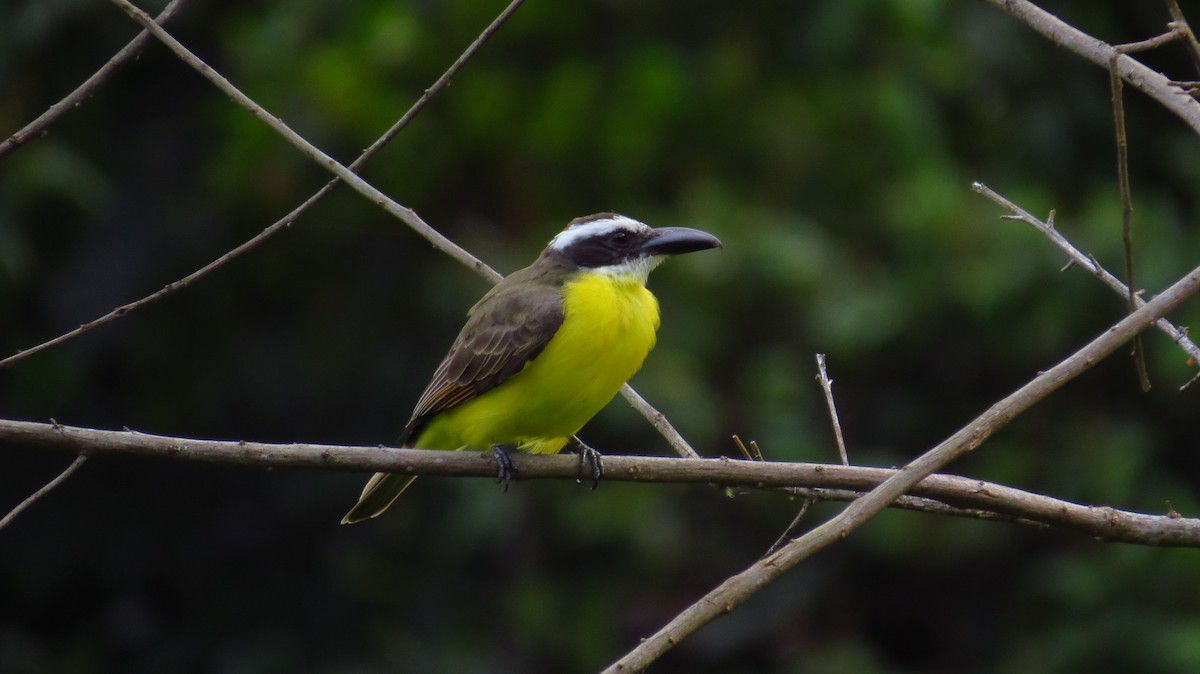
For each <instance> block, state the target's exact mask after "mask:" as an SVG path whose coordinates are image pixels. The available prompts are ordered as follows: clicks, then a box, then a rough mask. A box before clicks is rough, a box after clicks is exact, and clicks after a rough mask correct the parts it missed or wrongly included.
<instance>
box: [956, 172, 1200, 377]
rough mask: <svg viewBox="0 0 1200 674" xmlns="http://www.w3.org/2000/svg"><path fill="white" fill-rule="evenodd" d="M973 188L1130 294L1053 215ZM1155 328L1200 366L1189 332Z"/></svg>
mask: <svg viewBox="0 0 1200 674" xmlns="http://www.w3.org/2000/svg"><path fill="white" fill-rule="evenodd" d="M971 189H972V190H973V191H975V192H978V193H979V194H982V195H983V196H985V197H987V198H988V199H991V200H992V201H994V202H995V203H997V204H999V205H1000V206H1001V207H1003V208H1006V209H1008V210H1009V211H1011V212H1012V213H1013V215H1012V216H1001V217H1002V218H1004V219H1006V220H1020V221H1021V222H1024V223H1025V224H1027V225H1030V226H1031V227H1033V228H1034V229H1036V230H1038V231H1039V232H1041V233H1042V234H1044V235H1045V236H1046V238H1048V239H1050V242H1051V243H1053V244H1054V245H1055V246H1056V247H1058V249H1059V250H1061V251H1062V252H1064V253H1066V255H1067V258H1068V259H1069V260H1070V263H1073V264H1074V265H1075V266H1078V267H1080V268H1082V269H1086V270H1088V271H1090V272H1091V273H1092V275H1093V276H1095V277H1096V278H1098V279H1100V280H1101V281H1103V282H1104V284H1105V285H1107V286H1108V287H1109V288H1112V289H1113V290H1114V291H1115V292H1116V293H1117V294H1118V295H1121V296H1122V297H1125V296H1126V294H1127V293H1128V292H1129V289H1128V286H1126V285H1125V284H1124V283H1121V280H1120V279H1118V278H1117V277H1116V276H1113V275H1112V274H1111V273H1109V272H1108V270H1106V269H1105V268H1104V267H1102V266H1100V263H1099V262H1097V261H1096V258H1095V257H1093V256H1091V255H1086V254H1084V253H1083V252H1081V251H1080V250H1079V249H1078V248H1076V247H1075V246H1074V245H1073V244H1072V243H1071V242H1070V241H1068V240H1067V238H1066V237H1064V236H1063V235H1062V234H1060V233H1059V231H1058V230H1057V229H1055V228H1054V224H1053V216H1051V218H1050V219H1049V220H1048V221H1046V222H1043V221H1042V220H1040V219H1038V218H1037V217H1036V216H1034V215H1033V214H1031V213H1030V212H1029V211H1026V210H1025V209H1024V208H1021V207H1020V206H1018V205H1017V204H1015V203H1013V202H1012V201H1010V200H1009V199H1007V198H1005V197H1004V196H1002V195H1000V194H998V193H997V192H995V191H994V190H992V189H991V188H990V187H988V186H987V185H984V184H983V183H981V182H974V183H972V184H971ZM1134 302H1136V303H1137V306H1138V307H1139V308H1140V307H1143V306H1145V304H1146V301H1145V300H1143V299H1142V297H1141V295H1137V294H1135V295H1134ZM1154 327H1156V328H1158V329H1159V330H1160V331H1161V332H1163V333H1164V334H1166V335H1167V336H1168V337H1170V338H1171V341H1173V342H1175V344H1176V345H1178V346H1179V348H1181V349H1183V351H1184V353H1186V354H1187V355H1188V357H1189V360H1190V361H1192V364H1194V363H1200V347H1198V346H1196V344H1195V343H1194V342H1193V341H1192V340H1191V338H1190V337H1188V334H1187V331H1186V330H1183V329H1180V328H1177V327H1175V325H1174V324H1172V323H1171V322H1170V321H1169V320H1167V319H1165V318H1161V319H1159V320H1158V321H1156V322H1155V323H1154ZM1186 386H1187V384H1184V386H1183V387H1181V388H1184V387H1186Z"/></svg>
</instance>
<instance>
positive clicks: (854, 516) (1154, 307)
mask: <svg viewBox="0 0 1200 674" xmlns="http://www.w3.org/2000/svg"><path fill="white" fill-rule="evenodd" d="M1197 290H1200V268H1196V269H1194V270H1192V271H1191V272H1190V273H1189V274H1188V275H1186V276H1184V277H1183V278H1182V279H1180V280H1179V281H1177V282H1176V283H1175V284H1174V285H1172V286H1171V287H1170V288H1168V289H1167V290H1166V291H1164V292H1163V293H1162V294H1161V295H1159V296H1157V297H1155V298H1154V299H1152V300H1151V301H1150V302H1148V303H1147V304H1146V305H1145V306H1143V307H1142V308H1140V309H1138V310H1137V311H1135V312H1133V313H1132V314H1129V315H1128V316H1126V317H1125V318H1124V319H1122V320H1121V321H1120V322H1119V323H1117V324H1116V325H1114V326H1112V327H1111V328H1109V329H1108V330H1106V331H1105V332H1104V333H1103V334H1101V335H1100V336H1099V337H1096V338H1095V339H1094V340H1092V341H1091V342H1090V343H1089V344H1087V345H1086V346H1084V347H1083V348H1081V349H1079V350H1078V351H1076V352H1075V353H1074V354H1072V355H1071V356H1068V357H1067V358H1066V359H1064V360H1063V361H1062V362H1060V363H1058V364H1057V365H1055V366H1054V367H1052V368H1050V369H1049V370H1047V371H1045V372H1043V373H1042V374H1040V375H1038V376H1037V377H1035V378H1034V379H1033V380H1031V381H1030V382H1029V383H1028V384H1026V385H1025V386H1023V387H1021V388H1020V389H1018V390H1017V391H1015V392H1013V393H1012V394H1010V395H1008V396H1007V397H1005V398H1004V399H1002V400H1000V401H999V402H997V403H996V404H994V405H992V406H991V407H990V408H988V409H987V410H986V411H985V412H984V413H983V414H981V415H980V416H979V417H977V418H976V419H975V420H974V421H972V422H971V423H969V424H967V425H966V426H964V427H963V428H962V429H960V430H959V431H958V432H956V433H955V434H954V435H952V436H950V437H949V438H948V439H946V440H945V441H944V442H942V443H941V444H939V445H938V446H937V447H934V448H933V449H931V450H929V451H928V452H926V453H925V454H923V455H921V456H920V457H918V458H917V459H915V460H914V461H912V462H911V463H909V464H908V465H907V466H905V467H904V468H902V469H901V470H900V471H898V472H897V473H896V474H895V475H893V476H892V477H889V478H888V479H887V480H885V481H884V482H883V483H881V484H880V485H879V486H878V487H876V488H874V489H872V490H871V491H869V492H867V493H866V494H864V495H863V496H862V497H861V498H859V499H857V500H855V501H853V502H851V503H850V505H848V506H846V508H845V510H843V511H842V512H840V513H839V514H837V515H836V516H834V517H833V518H831V519H829V520H828V521H826V522H825V523H823V524H821V525H820V526H818V527H816V528H815V529H812V530H811V531H809V532H808V533H806V534H804V535H803V536H801V537H800V538H797V539H795V540H794V541H792V542H791V543H789V544H788V545H786V546H784V547H783V548H781V549H780V550H779V551H777V552H775V553H773V554H771V555H768V556H766V557H764V558H763V559H761V560H759V561H758V562H757V563H755V564H754V565H753V566H751V567H749V568H748V569H746V570H744V571H742V572H740V573H738V574H736V575H734V576H731V577H730V578H728V579H727V580H725V582H723V583H721V584H720V585H719V586H718V587H717V588H715V589H714V590H712V591H711V592H709V593H708V594H707V595H705V596H704V597H702V598H701V599H700V600H699V601H697V602H696V603H694V604H692V605H691V606H689V607H688V608H687V609H685V610H684V611H683V612H682V613H680V614H679V615H677V616H676V617H675V618H673V619H672V620H671V621H670V622H669V623H668V624H667V625H665V626H664V627H663V628H662V629H660V630H659V631H658V632H656V633H655V634H654V635H652V636H650V637H648V638H646V639H645V640H643V641H642V642H641V643H640V644H638V646H637V647H636V648H634V649H633V650H632V651H630V652H629V653H628V654H627V655H626V656H625V657H623V658H621V659H620V660H618V661H617V662H615V663H613V664H612V665H611V666H609V668H608V669H607V670H605V671H606V672H636V671H641V670H642V669H645V667H646V666H647V665H649V663H651V662H653V661H654V660H656V659H657V658H658V657H659V656H661V655H662V654H663V653H665V652H666V651H667V650H669V649H670V648H672V647H673V646H675V645H676V644H678V643H679V642H680V641H682V640H683V639H685V638H687V637H688V636H689V635H691V634H692V633H693V632H695V631H696V630H698V629H700V627H702V626H704V625H707V624H708V623H709V622H712V621H713V620H715V619H716V618H717V617H719V616H721V615H723V614H725V613H728V612H730V611H732V610H733V609H734V608H735V607H736V606H738V605H739V604H741V603H742V602H744V601H745V600H746V599H748V598H749V597H750V596H751V595H753V594H754V593H755V592H757V591H758V590H760V589H762V588H764V587H766V586H767V585H768V584H770V583H771V582H772V581H773V580H775V578H777V577H778V576H779V575H780V574H782V573H783V572H785V571H787V570H788V569H790V568H792V567H793V566H795V565H796V564H798V563H799V562H801V561H803V560H804V559H807V558H808V557H809V556H810V555H812V554H814V553H815V552H817V551H818V550H821V549H823V548H825V547H826V546H828V545H829V544H831V543H833V542H835V541H839V540H841V539H843V538H845V537H846V536H848V535H850V532H852V531H854V529H856V528H858V527H860V526H862V525H863V524H864V523H866V522H867V521H868V520H869V519H871V518H872V517H874V516H875V515H876V514H878V513H879V512H880V511H881V510H883V509H884V508H886V507H887V506H888V505H889V504H890V503H892V502H893V501H895V500H896V498H897V497H898V496H900V495H901V494H904V493H906V492H908V491H910V490H911V489H912V487H913V486H915V485H916V484H917V483H919V482H920V481H921V480H923V479H925V478H926V477H927V476H929V475H930V474H932V473H934V472H935V471H937V470H940V469H941V468H942V467H943V466H945V465H946V464H948V463H950V462H951V461H954V460H955V459H958V458H960V457H962V456H964V455H966V454H968V453H969V452H971V451H973V450H975V449H976V448H977V447H979V446H980V445H981V444H983V442H984V441H985V440H987V439H988V438H989V437H991V435H992V434H993V433H995V432H996V431H997V430H999V429H1000V428H1002V427H1004V426H1005V425H1006V424H1007V423H1008V422H1009V421H1011V420H1012V419H1014V418H1015V417H1016V416H1017V415H1019V414H1021V413H1022V412H1024V411H1025V410H1027V409H1029V408H1030V407H1032V406H1033V405H1034V404H1036V403H1037V402H1038V401H1040V400H1042V399H1043V398H1045V397H1046V396H1048V395H1050V394H1051V393H1053V392H1054V391H1055V390H1057V389H1058V388H1059V387H1061V386H1062V385H1063V384H1065V383H1067V382H1068V381H1070V380H1072V379H1074V378H1075V377H1077V376H1079V374H1081V373H1082V372H1084V371H1085V370H1087V369H1088V368H1090V367H1091V366H1092V365H1095V364H1096V363H1097V362H1099V361H1100V360H1102V359H1103V358H1105V357H1106V356H1108V355H1109V354H1111V353H1112V352H1113V351H1115V350H1116V349H1118V348H1120V347H1121V345H1123V344H1125V343H1127V342H1128V341H1129V340H1130V339H1132V338H1133V336H1134V335H1136V334H1137V333H1139V332H1141V331H1142V330H1144V329H1145V328H1147V327H1148V326H1149V325H1150V324H1152V323H1153V322H1154V321H1156V320H1157V319H1159V318H1161V317H1162V316H1163V315H1164V314H1166V313H1167V312H1168V311H1170V310H1171V309H1173V308H1175V307H1176V306H1178V305H1179V304H1180V303H1182V302H1183V301H1184V300H1185V299H1187V298H1188V297H1191V296H1192V295H1193V294H1195V293H1196V292H1197Z"/></svg>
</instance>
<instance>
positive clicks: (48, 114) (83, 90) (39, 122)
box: [0, 0, 187, 159]
mask: <svg viewBox="0 0 1200 674" xmlns="http://www.w3.org/2000/svg"><path fill="white" fill-rule="evenodd" d="M185 2H187V0H171V2H170V3H169V4H168V5H167V6H166V7H165V8H163V11H162V12H159V14H158V16H157V17H155V19H154V21H155V22H156V23H157V24H158V25H160V26H162V25H166V23H167V22H169V21H170V20H171V19H173V18H175V15H176V14H178V13H179V11H180V10H182V9H183V5H184V3H185ZM151 39H152V36H151V35H150V32H149V31H146V30H143V31H142V32H140V33H138V34H137V37H135V38H133V39H132V40H130V42H129V44H127V45H125V46H124V47H122V48H121V51H119V52H117V53H116V54H114V55H113V57H112V58H110V59H109V60H108V63H105V64H104V65H103V66H102V67H101V68H100V69H99V70H97V71H96V72H95V74H93V75H92V76H91V77H89V78H87V79H86V80H85V81H84V82H83V84H80V85H79V86H78V87H76V88H75V91H72V92H71V93H69V94H67V95H66V96H65V97H64V98H63V99H62V100H61V101H59V102H57V103H55V104H54V105H52V106H50V107H49V109H47V110H46V111H45V112H43V113H42V114H41V115H39V116H38V117H37V119H35V120H33V121H32V122H30V123H28V124H26V125H25V126H24V127H23V128H22V129H21V130H20V131H17V132H16V133H14V134H13V135H11V136H9V137H8V139H7V140H5V141H4V142H2V143H0V159H2V158H4V157H5V156H7V155H10V154H12V153H13V152H15V151H16V150H17V148H19V147H21V146H22V145H24V144H25V143H27V142H29V140H30V139H32V138H35V137H40V136H42V135H44V134H45V133H46V130H47V129H49V128H50V125H51V124H53V123H54V122H57V121H58V120H59V118H60V117H62V116H63V115H65V114H67V113H68V112H70V111H71V110H74V109H75V108H78V107H79V106H80V105H82V104H83V102H84V101H86V100H87V99H89V98H91V97H92V95H93V94H95V93H96V90H97V89H99V88H100V86H101V85H103V84H104V83H105V82H107V81H108V79H109V78H110V77H112V76H113V75H114V74H116V72H117V71H118V70H120V69H121V66H123V65H125V64H126V63H128V62H129V60H130V59H132V58H134V57H136V56H137V55H138V54H139V53H140V52H141V51H142V49H143V48H145V46H146V45H147V44H148V43H149V42H150V40H151Z"/></svg>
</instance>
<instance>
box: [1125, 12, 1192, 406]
mask: <svg viewBox="0 0 1200 674" xmlns="http://www.w3.org/2000/svg"><path fill="white" fill-rule="evenodd" d="M1171 35H1172V36H1174V37H1178V33H1176V32H1172V33H1171ZM1173 39H1174V38H1173ZM1147 42H1149V41H1147ZM1137 44H1138V45H1141V44H1142V43H1137ZM1136 46H1137V45H1123V46H1122V47H1118V48H1117V49H1116V50H1115V51H1114V52H1113V57H1112V59H1111V60H1109V62H1108V80H1109V86H1110V87H1111V89H1112V109H1113V127H1114V129H1115V132H1116V137H1117V189H1118V190H1119V192H1120V194H1121V245H1122V247H1123V248H1124V250H1125V285H1126V287H1128V288H1129V292H1128V293H1127V295H1126V296H1127V298H1128V300H1129V313H1133V312H1134V311H1137V291H1136V290H1135V288H1136V287H1137V284H1136V282H1135V281H1134V275H1133V192H1132V190H1131V188H1130V187H1129V140H1128V138H1127V137H1126V135H1125V103H1124V94H1123V93H1122V91H1123V86H1122V84H1121V76H1120V75H1119V74H1118V73H1117V59H1118V58H1120V57H1121V54H1123V53H1126V52H1127V51H1133V50H1134V49H1133V47H1136ZM1145 48H1146V49H1149V48H1151V47H1145ZM1132 349H1133V351H1132V353H1131V355H1132V356H1133V362H1134V369H1136V370H1137V375H1138V383H1139V385H1140V386H1141V387H1142V391H1149V390H1150V375H1149V373H1147V372H1146V354H1145V349H1144V348H1142V340H1141V337H1140V336H1138V337H1135V338H1134V339H1133V341H1132Z"/></svg>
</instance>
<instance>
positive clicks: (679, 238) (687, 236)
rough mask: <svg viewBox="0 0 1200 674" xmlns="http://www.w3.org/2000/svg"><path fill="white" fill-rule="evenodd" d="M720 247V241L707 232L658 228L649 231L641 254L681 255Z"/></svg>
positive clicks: (680, 228) (678, 228) (684, 228)
mask: <svg viewBox="0 0 1200 674" xmlns="http://www.w3.org/2000/svg"><path fill="white" fill-rule="evenodd" d="M720 247H721V240H720V239H718V238H717V237H715V236H713V235H712V234H709V233H708V232H702V231H700V230H698V229H689V228H687V227H658V228H656V229H652V230H650V233H649V235H648V236H647V237H646V240H645V242H643V243H642V254H643V255H682V254H684V253H694V252H696V251H698V250H708V249H709V248H720Z"/></svg>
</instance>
